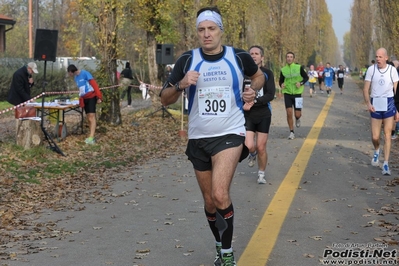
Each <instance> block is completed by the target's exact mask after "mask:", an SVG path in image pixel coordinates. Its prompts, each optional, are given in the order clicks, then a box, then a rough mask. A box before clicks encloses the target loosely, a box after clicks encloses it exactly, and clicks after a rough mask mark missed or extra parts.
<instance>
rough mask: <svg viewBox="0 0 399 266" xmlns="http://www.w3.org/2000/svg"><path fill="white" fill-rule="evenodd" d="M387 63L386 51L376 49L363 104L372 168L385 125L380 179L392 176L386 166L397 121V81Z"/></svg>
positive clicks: (369, 69) (396, 74)
mask: <svg viewBox="0 0 399 266" xmlns="http://www.w3.org/2000/svg"><path fill="white" fill-rule="evenodd" d="M387 60H388V53H387V50H386V49H385V48H379V49H378V50H377V51H376V62H377V63H376V64H374V65H372V66H370V67H369V68H368V70H367V72H366V73H367V74H366V77H365V82H364V87H363V96H364V100H365V102H366V104H367V108H368V110H369V112H370V116H371V141H372V143H373V146H374V149H375V151H374V154H373V158H372V159H371V165H373V166H379V157H380V133H381V126H382V124H384V135H385V138H384V140H385V141H384V163H383V165H382V174H383V175H391V171H390V169H389V165H388V161H389V154H390V151H391V131H392V127H393V122H394V120H395V121H398V118H399V115H398V112H397V110H396V107H395V102H394V98H393V97H394V94H395V92H396V86H397V84H398V80H399V77H398V72H397V71H396V69H395V68H394V67H392V66H391V65H388V64H387ZM370 89H371V93H370ZM370 97H371V99H370Z"/></svg>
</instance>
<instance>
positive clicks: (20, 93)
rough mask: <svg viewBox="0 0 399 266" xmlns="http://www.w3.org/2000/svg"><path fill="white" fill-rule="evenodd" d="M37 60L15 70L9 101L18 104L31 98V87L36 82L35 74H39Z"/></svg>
mask: <svg viewBox="0 0 399 266" xmlns="http://www.w3.org/2000/svg"><path fill="white" fill-rule="evenodd" d="M38 73H39V71H38V70H37V65H36V63H35V62H30V63H28V64H27V65H25V66H23V67H21V68H19V69H18V70H17V71H15V72H14V74H13V76H12V80H11V86H10V90H9V91H8V97H7V101H8V102H9V103H11V104H12V105H18V104H21V103H24V102H26V101H29V100H30V99H31V88H32V87H33V85H34V84H35V83H34V81H33V74H38Z"/></svg>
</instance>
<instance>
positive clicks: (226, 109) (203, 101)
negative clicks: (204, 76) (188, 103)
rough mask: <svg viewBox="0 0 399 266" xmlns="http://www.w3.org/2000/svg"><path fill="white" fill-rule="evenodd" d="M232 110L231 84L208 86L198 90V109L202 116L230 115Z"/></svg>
mask: <svg viewBox="0 0 399 266" xmlns="http://www.w3.org/2000/svg"><path fill="white" fill-rule="evenodd" d="M230 110H231V89H230V87H229V86H222V87H206V88H201V89H200V90H199V91H198V111H199V115H200V116H201V117H210V116H214V117H228V116H229V115H230Z"/></svg>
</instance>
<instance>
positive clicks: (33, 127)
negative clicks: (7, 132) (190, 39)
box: [16, 119, 44, 150]
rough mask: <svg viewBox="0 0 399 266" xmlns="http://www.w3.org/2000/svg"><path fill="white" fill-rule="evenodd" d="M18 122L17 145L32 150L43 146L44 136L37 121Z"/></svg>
mask: <svg viewBox="0 0 399 266" xmlns="http://www.w3.org/2000/svg"><path fill="white" fill-rule="evenodd" d="M16 121H17V134H16V135H17V145H19V146H22V147H24V149H25V150H26V149H30V148H33V147H37V146H39V145H43V139H44V134H43V131H42V128H41V127H40V121H37V120H30V119H26V120H19V119H18V120H16Z"/></svg>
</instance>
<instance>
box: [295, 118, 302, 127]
mask: <svg viewBox="0 0 399 266" xmlns="http://www.w3.org/2000/svg"><path fill="white" fill-rule="evenodd" d="M295 126H296V127H300V126H301V119H297V120H296V121H295Z"/></svg>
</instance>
